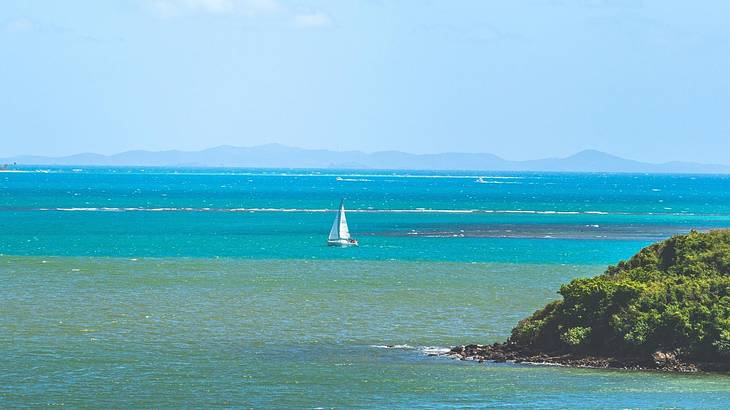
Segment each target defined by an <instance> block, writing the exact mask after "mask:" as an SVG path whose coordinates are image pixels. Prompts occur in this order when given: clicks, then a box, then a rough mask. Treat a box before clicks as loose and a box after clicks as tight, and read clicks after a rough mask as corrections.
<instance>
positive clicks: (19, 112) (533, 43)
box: [0, 0, 730, 164]
mask: <svg viewBox="0 0 730 410" xmlns="http://www.w3.org/2000/svg"><path fill="white" fill-rule="evenodd" d="M728 21H730V2H729V1H726V0H717V1H712V0H704V1H703V0H698V1H691V2H690V1H673V0H656V1H650V0H614V1H609V0H580V1H579V0H503V1H491V0H474V1H466V0H463V1H462V0H443V1H438V0H399V1H396V0H291V1H290V0H105V1H97V0H87V1H78V0H66V1H62V2H61V1H45V0H37V1H33V0H25V1H21V0H2V2H0V157H8V156H13V155H20V154H36V155H53V156H57V155H69V154H75V153H80V152H96V153H102V154H112V153H117V152H121V151H125V150H131V149H146V150H166V149H182V150H198V149H204V148H208V147H213V146H217V145H234V146H253V145H259V144H265V143H272V142H276V143H281V144H286V145H292V146H298V147H303V148H326V149H332V150H362V151H366V152H372V151H381V150H400V151H406V152H413V153H436V152H486V153H493V154H496V155H499V156H501V157H503V158H506V159H512V160H523V159H535V158H543V157H562V156H567V155H570V154H573V153H575V152H577V151H580V150H583V149H598V150H601V151H605V152H609V153H612V154H615V155H619V156H623V157H626V158H631V159H635V160H641V161H648V162H664V161H670V160H684V161H697V162H705V163H710V162H711V163H720V164H730V155H728V154H730V24H728Z"/></svg>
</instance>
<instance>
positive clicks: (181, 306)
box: [0, 167, 730, 409]
mask: <svg viewBox="0 0 730 410" xmlns="http://www.w3.org/2000/svg"><path fill="white" fill-rule="evenodd" d="M20 171H26V172H2V173H0V283H2V286H0V351H2V352H3V360H2V361H0V407H3V408H8V407H57V406H66V407H72V408H75V407H95V408H119V407H135V408H179V407H206V408H213V407H226V408H230V407H235V408H404V409H412V408H454V407H462V408H475V407H476V408H481V407H496V408H505V407H513V408H556V407H558V408H668V407H671V408H703V409H706V408H726V407H727V403H730V376H727V375H711V374H710V375H708V374H698V375H687V374H685V375H680V374H665V373H658V372H638V371H615V370H594V369H571V368H564V367H556V366H538V365H517V364H509V363H506V364H494V363H481V364H480V363H474V362H468V361H467V362H463V361H457V360H452V359H449V358H446V357H434V356H429V353H436V352H440V351H443V350H444V349H447V348H448V347H449V346H453V345H457V344H465V343H492V342H498V341H502V340H504V339H505V338H507V337H508V336H509V332H510V330H511V328H512V327H513V326H514V325H515V324H516V323H517V321H519V320H520V319H521V318H523V317H525V316H526V315H529V314H530V313H532V312H533V311H535V310H536V309H538V308H540V307H542V306H543V305H544V304H545V303H547V302H549V301H551V300H554V299H556V298H557V297H558V295H557V293H556V292H557V290H558V288H559V286H560V284H562V283H565V282H567V281H569V280H571V279H573V278H576V277H586V276H593V275H598V274H600V273H602V272H603V270H605V268H606V266H607V265H609V264H615V263H616V262H618V261H619V260H621V259H624V258H627V257H630V256H631V255H633V254H634V253H636V252H637V251H638V250H639V249H641V248H642V247H644V246H646V245H648V244H650V243H652V242H654V241H656V240H660V239H663V238H666V237H668V236H670V235H672V234H675V233H683V232H687V231H689V230H690V229H700V230H706V229H713V228H722V227H730V176H720V175H717V176H712V175H644V174H599V173H596V174H571V173H508V172H489V173H477V172H472V171H469V172H429V171H346V170H256V169H245V170H244V169H202V168H145V169H141V168H134V167H124V168H102V167H77V168H74V167H52V168H47V167H46V168H43V169H37V167H24V168H21V169H20ZM478 177H483V181H484V183H478V182H477V178H478ZM341 198H345V206H346V208H347V209H348V214H347V215H348V222H349V225H350V231H351V232H352V234H353V236H355V237H356V238H357V239H358V240H359V241H360V245H361V246H360V247H358V248H343V249H341V248H329V247H327V246H326V244H325V242H326V238H327V234H328V232H329V228H330V225H331V223H332V220H333V218H334V210H335V209H336V207H337V206H338V205H339V202H340V199H341Z"/></svg>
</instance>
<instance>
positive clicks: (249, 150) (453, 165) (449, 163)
mask: <svg viewBox="0 0 730 410" xmlns="http://www.w3.org/2000/svg"><path fill="white" fill-rule="evenodd" d="M13 162H16V163H18V164H22V165H101V166H135V165H136V166H189V167H251V168H345V169H410V170H416V169H422V170H482V171H487V170H489V171H558V172H560V171H565V172H568V171H572V172H646V173H730V166H725V165H714V164H699V163H691V162H666V163H662V164H650V163H645V162H639V161H632V160H628V159H624V158H620V157H617V156H614V155H610V154H606V153H604V152H600V151H595V150H586V151H581V152H579V153H577V154H575V155H571V156H569V157H566V158H547V159H538V160H529V161H510V160H506V159H502V158H500V157H498V156H496V155H493V154H471V153H443V154H409V153H405V152H399V151H380V152H374V153H365V152H361V151H342V152H338V151H329V150H321V149H302V148H295V147H288V146H284V145H280V144H267V145H260V146H255V147H232V146H226V145H224V146H219V147H215V148H209V149H206V150H202V151H176V150H172V151H127V152H122V153H120V154H114V155H100V154H90V153H84V154H76V155H70V156H66V157H42V156H27V155H26V156H18V157H12V158H4V159H0V163H13Z"/></svg>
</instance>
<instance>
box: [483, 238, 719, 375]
mask: <svg viewBox="0 0 730 410" xmlns="http://www.w3.org/2000/svg"><path fill="white" fill-rule="evenodd" d="M559 293H560V295H562V300H557V301H554V302H552V303H550V304H548V305H547V306H545V307H544V308H542V309H540V310H538V311H537V312H535V313H534V314H533V315H532V316H530V317H528V318H526V319H524V320H522V321H521V322H519V324H518V325H517V326H516V327H515V328H514V329H513V330H512V335H511V337H510V340H509V341H508V342H507V343H506V344H505V345H510V346H512V350H515V349H518V350H522V351H530V352H544V353H549V354H551V355H556V354H573V355H595V356H600V357H654V358H655V359H658V360H662V359H663V358H671V359H672V360H674V359H675V358H676V359H677V360H682V361H683V362H690V363H693V362H712V363H719V364H720V366H719V367H720V368H724V367H725V366H724V365H723V363H724V364H728V365H729V366H728V367H730V230H718V231H712V232H707V233H700V232H696V231H693V232H691V233H689V234H687V235H677V236H674V237H672V238H670V239H667V240H665V241H663V242H659V243H656V244H654V245H651V246H649V247H647V248H644V249H643V250H641V251H640V252H639V253H638V254H636V255H635V256H633V257H632V258H631V259H629V260H627V261H622V262H620V263H619V264H618V265H616V266H610V267H609V268H608V269H607V270H606V272H605V273H604V274H602V275H600V276H597V277H594V278H590V279H576V280H573V281H572V282H570V283H568V284H566V285H563V286H562V287H561V288H560V291H559ZM495 346H496V345H495Z"/></svg>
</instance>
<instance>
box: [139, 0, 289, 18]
mask: <svg viewBox="0 0 730 410" xmlns="http://www.w3.org/2000/svg"><path fill="white" fill-rule="evenodd" d="M147 2H148V3H149V4H150V5H151V6H152V8H153V10H155V11H156V12H157V13H159V14H160V15H162V16H164V17H171V16H176V15H180V14H186V13H207V14H227V13H239V14H245V15H257V14H264V13H277V12H280V11H283V10H285V7H284V6H283V5H282V4H281V3H280V2H279V1H278V0H147Z"/></svg>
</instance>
